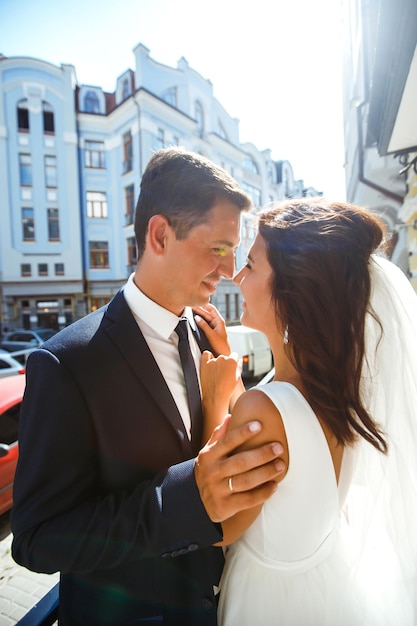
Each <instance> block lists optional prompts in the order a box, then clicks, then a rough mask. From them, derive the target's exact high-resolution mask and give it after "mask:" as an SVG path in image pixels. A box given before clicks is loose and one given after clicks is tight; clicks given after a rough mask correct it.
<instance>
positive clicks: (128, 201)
mask: <svg viewBox="0 0 417 626" xmlns="http://www.w3.org/2000/svg"><path fill="white" fill-rule="evenodd" d="M125 207H126V213H125V226H128V225H129V224H133V222H134V221H135V186H134V185H129V186H128V187H126V188H125Z"/></svg>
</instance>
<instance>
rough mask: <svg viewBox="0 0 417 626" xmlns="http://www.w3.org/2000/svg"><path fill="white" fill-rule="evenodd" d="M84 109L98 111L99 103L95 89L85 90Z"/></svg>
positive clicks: (88, 111) (92, 111)
mask: <svg viewBox="0 0 417 626" xmlns="http://www.w3.org/2000/svg"><path fill="white" fill-rule="evenodd" d="M84 110H85V112H86V113H100V103H99V100H98V96H97V94H96V92H95V91H87V93H86V94H85V98H84Z"/></svg>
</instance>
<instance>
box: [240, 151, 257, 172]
mask: <svg viewBox="0 0 417 626" xmlns="http://www.w3.org/2000/svg"><path fill="white" fill-rule="evenodd" d="M243 167H244V168H245V170H248V171H249V172H253V173H254V174H259V168H258V166H257V164H256V163H255V161H254V159H253V158H252V157H251V156H250V155H249V154H247V155H246V157H245V160H244V161H243Z"/></svg>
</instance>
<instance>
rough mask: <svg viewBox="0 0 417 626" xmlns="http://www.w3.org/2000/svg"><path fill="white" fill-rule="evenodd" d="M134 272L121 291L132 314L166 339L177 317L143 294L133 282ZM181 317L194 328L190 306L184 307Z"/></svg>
mask: <svg viewBox="0 0 417 626" xmlns="http://www.w3.org/2000/svg"><path fill="white" fill-rule="evenodd" d="M133 278H134V274H131V275H130V276H129V278H128V281H127V283H126V284H125V286H124V288H123V293H124V296H125V298H126V302H127V304H128V306H129V308H130V310H131V311H132V313H133V315H135V316H137V317H139V318H140V319H141V320H143V321H144V322H145V324H147V325H148V326H150V327H151V328H153V329H154V330H155V331H156V332H157V333H158V334H159V335H161V336H162V337H163V338H164V339H168V338H169V337H170V335H172V333H173V332H174V330H175V328H176V326H177V324H178V321H179V319H180V318H179V317H178V316H177V315H174V313H171V311H168V310H167V309H164V307H162V306H160V305H159V304H157V303H156V302H154V301H153V300H151V299H150V298H148V296H145V294H144V293H143V291H141V290H140V289H139V287H138V286H137V285H136V284H135V282H134V280H133ZM181 317H186V318H187V319H188V321H189V323H190V326H191V328H192V329H193V330H196V324H195V320H194V316H193V311H192V308H191V307H188V306H187V307H185V309H184V311H183V313H182V315H181Z"/></svg>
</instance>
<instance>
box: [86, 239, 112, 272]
mask: <svg viewBox="0 0 417 626" xmlns="http://www.w3.org/2000/svg"><path fill="white" fill-rule="evenodd" d="M88 245H89V254H90V269H104V268H107V267H109V244H108V242H107V241H90V242H89V244H88Z"/></svg>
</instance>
